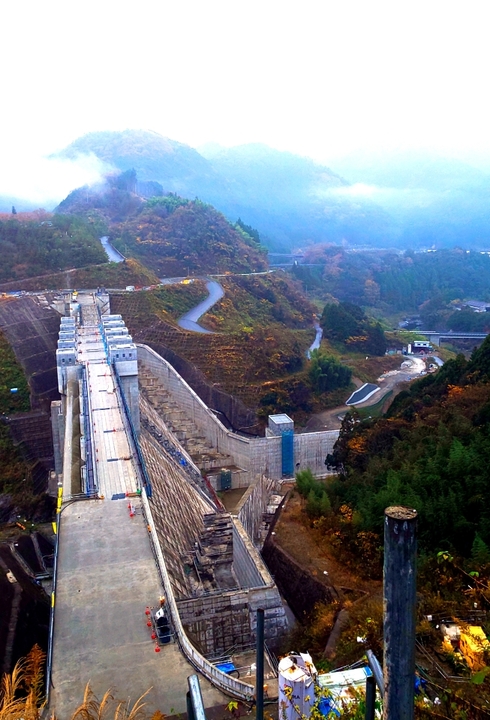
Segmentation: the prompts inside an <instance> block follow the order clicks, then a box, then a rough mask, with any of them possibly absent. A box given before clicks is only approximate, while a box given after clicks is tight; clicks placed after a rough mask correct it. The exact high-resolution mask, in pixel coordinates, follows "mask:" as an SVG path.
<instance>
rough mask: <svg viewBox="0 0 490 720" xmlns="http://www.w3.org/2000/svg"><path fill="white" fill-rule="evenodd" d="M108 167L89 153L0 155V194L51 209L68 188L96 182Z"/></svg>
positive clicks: (66, 193)
mask: <svg viewBox="0 0 490 720" xmlns="http://www.w3.org/2000/svg"><path fill="white" fill-rule="evenodd" d="M110 170H111V168H110V167H109V166H107V165H105V164H104V163H103V162H102V161H101V160H99V159H98V158H97V157H96V156H95V155H92V154H91V155H81V156H79V157H77V158H76V159H74V160H67V159H61V158H55V157H42V156H35V155H32V154H26V155H22V154H21V155H19V154H18V153H15V152H12V153H7V154H6V156H5V155H4V157H3V158H2V173H1V175H0V196H2V195H3V196H6V197H12V198H15V199H18V200H24V201H25V202H26V204H27V203H28V204H30V205H36V206H38V207H43V208H45V209H46V210H52V209H53V207H55V206H56V205H57V204H58V203H59V202H61V200H63V199H64V198H65V197H66V196H67V195H68V193H70V192H71V191H72V190H75V188H78V187H81V186H83V185H93V184H95V183H97V182H100V181H101V180H102V179H103V176H104V175H105V174H106V173H107V172H109V171H110ZM19 205H20V203H19ZM18 209H22V207H21V206H20V207H19V208H18Z"/></svg>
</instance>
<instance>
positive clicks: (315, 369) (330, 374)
mask: <svg viewBox="0 0 490 720" xmlns="http://www.w3.org/2000/svg"><path fill="white" fill-rule="evenodd" d="M308 377H309V379H310V382H311V384H312V386H313V389H314V390H315V391H316V392H320V393H323V392H328V391H330V390H336V389H337V388H339V387H346V386H347V385H348V384H349V383H350V381H351V377H352V371H351V369H350V368H348V367H347V366H346V365H342V363H339V362H338V361H337V360H336V359H335V358H334V357H333V356H331V355H323V354H322V353H321V352H320V351H319V350H313V352H312V353H311V363H310V367H309V370H308Z"/></svg>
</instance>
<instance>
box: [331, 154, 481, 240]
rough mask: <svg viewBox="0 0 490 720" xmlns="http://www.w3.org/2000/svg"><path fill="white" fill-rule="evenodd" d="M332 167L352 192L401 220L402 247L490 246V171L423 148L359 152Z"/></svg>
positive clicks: (337, 161)
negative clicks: (416, 150)
mask: <svg viewBox="0 0 490 720" xmlns="http://www.w3.org/2000/svg"><path fill="white" fill-rule="evenodd" d="M334 167H335V170H336V171H338V172H339V173H341V174H342V176H343V177H345V178H346V179H347V180H348V181H349V182H350V183H352V185H351V186H350V187H351V192H353V193H358V194H359V195H362V196H364V197H369V198H371V199H372V200H373V201H374V202H376V204H378V205H380V206H381V207H382V208H383V209H384V210H386V212H388V213H389V214H390V215H391V216H392V217H394V218H395V219H396V220H397V221H398V222H399V223H400V226H401V227H402V234H401V243H402V245H404V246H405V247H407V246H408V247H410V246H411V247H420V246H425V247H427V246H431V245H435V246H436V247H450V246H454V245H462V246H464V247H470V246H471V247H475V248H485V249H486V248H488V247H490V231H489V228H490V203H489V200H490V175H489V174H488V173H486V172H484V171H483V170H481V169H478V168H476V167H473V166H472V165H470V164H468V163H465V162H462V161H461V160H457V159H454V158H443V157H439V156H436V155H432V154H429V153H422V152H397V153H391V154H388V155H387V154H375V153H367V152H363V153H361V152H358V153H356V154H352V155H349V156H346V157H344V158H341V159H338V160H336V161H335V162H334Z"/></svg>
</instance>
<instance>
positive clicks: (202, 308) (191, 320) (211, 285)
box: [177, 280, 225, 334]
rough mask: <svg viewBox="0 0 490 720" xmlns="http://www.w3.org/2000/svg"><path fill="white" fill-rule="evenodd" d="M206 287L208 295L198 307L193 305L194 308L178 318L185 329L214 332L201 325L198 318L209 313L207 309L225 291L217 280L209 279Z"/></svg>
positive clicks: (178, 322)
mask: <svg viewBox="0 0 490 720" xmlns="http://www.w3.org/2000/svg"><path fill="white" fill-rule="evenodd" d="M206 287H207V289H208V293H209V295H208V297H207V298H205V300H202V301H201V302H200V303H199V304H198V305H196V307H193V308H192V310H189V312H186V313H185V315H182V317H181V318H180V319H179V320H177V324H178V325H179V327H181V328H182V329H183V330H190V331H191V332H198V333H206V334H212V333H213V331H212V330H206V328H203V327H202V326H201V325H199V323H198V320H199V318H201V317H202V316H203V315H204V314H205V313H207V311H208V310H210V309H211V308H212V307H213V305H214V304H215V303H217V302H218V300H220V299H221V298H222V297H223V295H224V294H225V291H224V290H223V288H222V287H221V285H220V284H219V283H218V282H216V280H207V282H206Z"/></svg>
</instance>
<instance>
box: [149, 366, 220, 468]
mask: <svg viewBox="0 0 490 720" xmlns="http://www.w3.org/2000/svg"><path fill="white" fill-rule="evenodd" d="M139 382H140V385H141V387H142V388H143V389H144V391H145V394H146V396H147V397H148V400H149V401H150V403H151V404H152V405H153V407H154V408H155V410H157V412H158V414H159V415H160V417H161V418H162V420H163V421H164V423H165V425H166V426H167V428H168V429H169V430H170V432H171V433H172V434H173V435H174V436H175V437H176V438H177V440H178V441H179V442H180V443H181V445H182V446H183V447H184V448H185V449H186V451H187V452H188V453H189V455H190V456H191V458H192V460H193V461H194V463H195V464H196V465H197V467H198V468H199V469H200V470H204V471H209V470H217V469H221V468H223V467H227V466H232V465H233V466H234V463H233V460H232V458H231V457H230V456H229V455H225V454H223V453H220V452H218V451H217V450H215V449H214V448H213V447H212V446H210V445H209V443H208V442H207V441H206V438H205V437H204V436H203V435H201V434H200V430H199V428H198V427H197V425H196V424H195V423H194V422H193V420H192V418H190V417H188V416H187V415H186V413H185V411H184V410H182V408H181V407H180V406H179V404H178V403H177V402H176V401H175V399H174V398H173V397H171V396H170V395H169V393H168V392H167V391H166V389H165V387H164V386H163V384H162V382H161V381H160V380H159V379H158V378H156V377H155V376H153V375H151V373H149V372H148V371H147V370H146V369H145V368H144V367H143V368H140V372H139Z"/></svg>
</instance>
